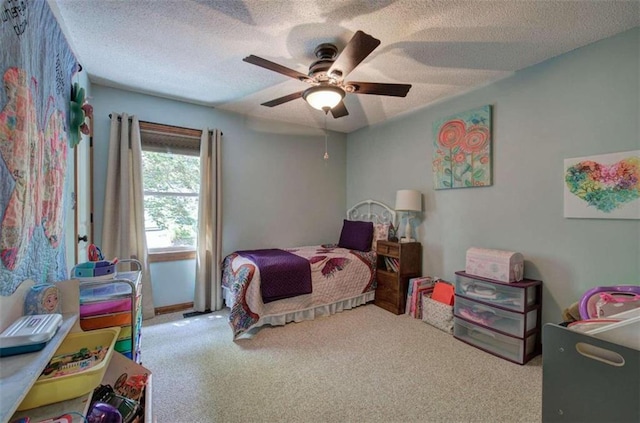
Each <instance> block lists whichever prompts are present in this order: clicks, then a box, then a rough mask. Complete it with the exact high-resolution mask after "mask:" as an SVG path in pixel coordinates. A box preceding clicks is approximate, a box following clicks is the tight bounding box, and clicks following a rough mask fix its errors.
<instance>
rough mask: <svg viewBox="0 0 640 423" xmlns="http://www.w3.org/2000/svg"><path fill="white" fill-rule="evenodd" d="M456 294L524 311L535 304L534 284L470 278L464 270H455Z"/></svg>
mask: <svg viewBox="0 0 640 423" xmlns="http://www.w3.org/2000/svg"><path fill="white" fill-rule="evenodd" d="M455 285H456V294H458V295H462V296H465V297H467V298H471V299H474V300H478V301H483V302H485V303H488V304H492V305H496V306H498V307H503V308H508V309H511V310H516V311H525V310H526V309H527V307H529V306H532V305H534V304H537V303H536V301H537V299H536V292H537V290H536V284H534V283H522V282H514V283H499V282H491V281H487V280H482V279H476V278H470V277H468V276H466V274H465V273H464V272H456V284H455Z"/></svg>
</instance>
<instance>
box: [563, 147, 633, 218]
mask: <svg viewBox="0 0 640 423" xmlns="http://www.w3.org/2000/svg"><path fill="white" fill-rule="evenodd" d="M564 169H565V170H564V181H565V217H593V218H598V217H600V218H613V219H640V151H630V152H622V153H612V154H603V155H599V156H592V157H581V158H576V159H567V160H565V166H564Z"/></svg>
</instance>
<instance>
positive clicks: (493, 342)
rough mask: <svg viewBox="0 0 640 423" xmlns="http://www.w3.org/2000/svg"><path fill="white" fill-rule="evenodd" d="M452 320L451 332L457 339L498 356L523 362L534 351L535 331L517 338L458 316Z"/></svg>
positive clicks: (519, 362) (515, 361)
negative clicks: (522, 337) (527, 335)
mask: <svg viewBox="0 0 640 423" xmlns="http://www.w3.org/2000/svg"><path fill="white" fill-rule="evenodd" d="M453 321H454V325H453V334H454V336H455V337H456V338H457V339H459V340H461V341H464V342H466V343H467V344H470V345H473V346H474V347H477V348H480V349H481V350H484V351H486V352H489V353H491V354H493V355H497V356H498V357H502V358H505V359H507V360H509V361H513V362H514V363H518V364H523V363H526V362H527V361H528V359H529V358H530V357H531V355H532V354H534V353H535V349H536V340H537V336H538V334H537V333H534V334H533V335H531V336H529V337H527V338H525V339H519V338H512V337H510V336H507V335H502V334H499V333H496V332H493V331H491V330H489V329H484V328H481V327H479V326H476V325H473V324H472V323H469V322H466V321H464V320H462V319H460V318H458V317H454V319H453Z"/></svg>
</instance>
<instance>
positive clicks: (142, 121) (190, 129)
mask: <svg viewBox="0 0 640 423" xmlns="http://www.w3.org/2000/svg"><path fill="white" fill-rule="evenodd" d="M109 119H111V113H109ZM118 120H122V116H118ZM129 120H131V117H129ZM139 122H140V123H149V124H152V125H162V126H168V127H169V128H177V129H186V130H189V131H200V132H202V130H201V129H195V128H187V127H185V126H177V125H167V124H166V123H157V122H149V121H146V120H139ZM209 133H210V134H213V131H209ZM220 135H224V133H222V131H220Z"/></svg>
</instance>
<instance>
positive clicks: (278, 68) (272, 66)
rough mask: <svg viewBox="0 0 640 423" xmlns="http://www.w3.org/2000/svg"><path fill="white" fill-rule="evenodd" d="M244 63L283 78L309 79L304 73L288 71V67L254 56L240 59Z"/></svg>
mask: <svg viewBox="0 0 640 423" xmlns="http://www.w3.org/2000/svg"><path fill="white" fill-rule="evenodd" d="M242 60H243V61H244V62H247V63H251V64H252V65H256V66H260V67H263V68H265V69H269V70H272V71H274V72H278V73H281V74H283V75H285V76H288V77H291V78H294V79H297V80H299V81H306V80H308V79H309V77H308V76H307V75H305V74H304V73H301V72H298V71H296V70H293V69H290V68H288V67H285V66H282V65H279V64H277V63H274V62H271V61H269V60H267V59H263V58H262V57H258V56H254V55H253V54H252V55H250V56H247V57H245V58H244V59H242Z"/></svg>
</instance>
